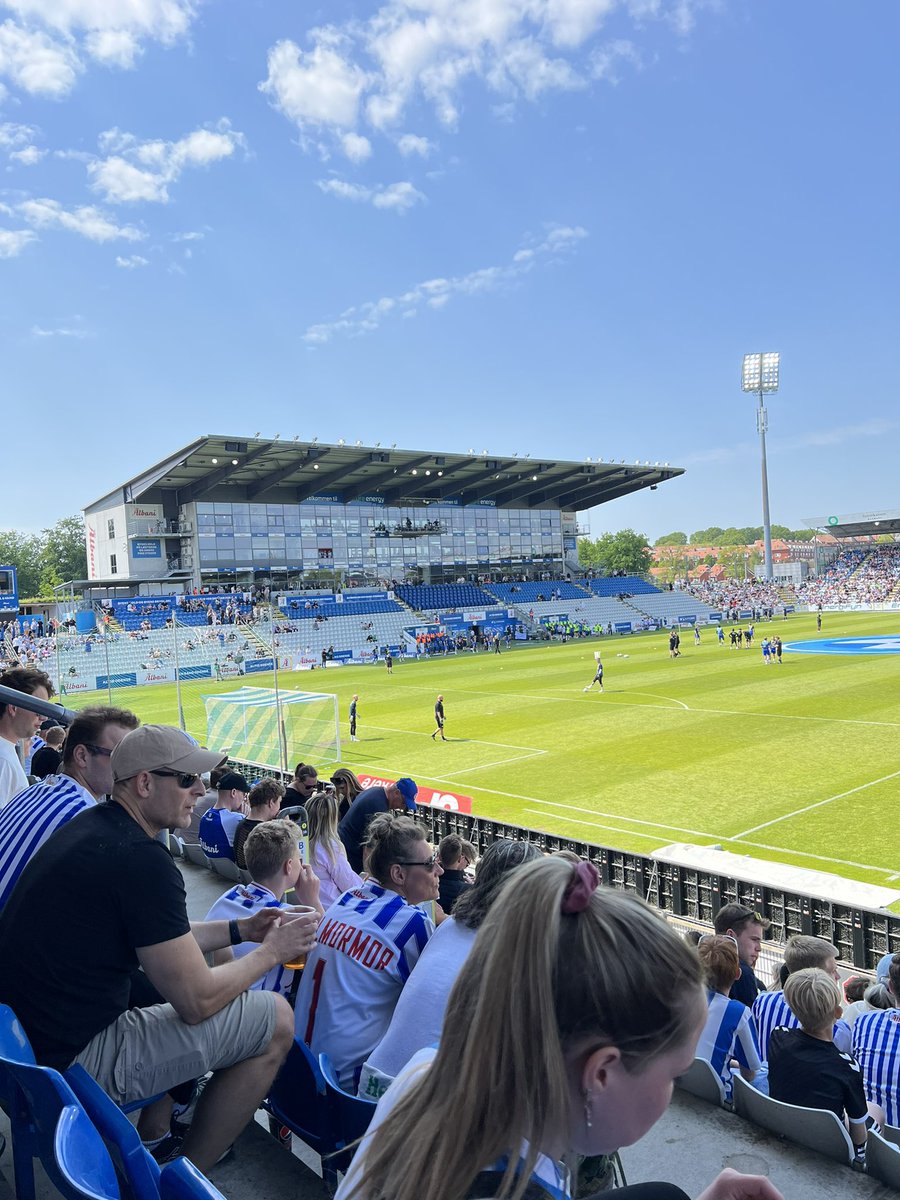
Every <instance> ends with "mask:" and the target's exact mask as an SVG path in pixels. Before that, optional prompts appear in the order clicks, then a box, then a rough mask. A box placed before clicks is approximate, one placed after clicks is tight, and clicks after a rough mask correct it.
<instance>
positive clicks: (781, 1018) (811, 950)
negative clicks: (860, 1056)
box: [753, 933, 850, 1059]
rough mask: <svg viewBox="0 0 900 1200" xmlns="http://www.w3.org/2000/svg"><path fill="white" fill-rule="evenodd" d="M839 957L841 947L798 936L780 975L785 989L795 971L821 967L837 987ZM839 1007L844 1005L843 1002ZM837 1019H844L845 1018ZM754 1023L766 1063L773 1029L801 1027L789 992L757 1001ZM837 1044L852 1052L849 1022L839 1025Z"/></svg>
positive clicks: (786, 949)
mask: <svg viewBox="0 0 900 1200" xmlns="http://www.w3.org/2000/svg"><path fill="white" fill-rule="evenodd" d="M837 955H838V949H837V946H833V945H832V944H831V942H826V940H825V939H824V938H819V937H812V936H810V935H809V934H804V933H796V934H794V936H793V937H790V938H788V940H787V942H785V946H784V963H783V964H782V966H781V971H780V979H781V984H782V987H785V986H786V980H787V979H789V978H790V976H791V975H792V974H793V972H794V971H802V970H804V969H805V968H807V967H817V968H818V969H819V970H820V971H824V972H825V974H826V975H828V976H829V978H831V979H833V980H834V981H835V983H837V979H838V970H837ZM838 1003H839V1004H840V1001H838ZM837 1015H838V1017H840V1015H841V1014H840V1013H838V1014H837ZM753 1019H754V1020H755V1021H756V1029H757V1032H758V1034H759V1048H760V1051H761V1053H762V1056H763V1058H764V1059H765V1058H768V1056H769V1035H770V1034H771V1032H772V1030H773V1029H776V1028H777V1027H778V1026H788V1027H791V1028H796V1027H797V1026H798V1025H799V1024H800V1021H799V1019H798V1017H797V1014H795V1013H793V1012H791V1006H790V1002H789V1001H788V999H787V996H786V994H785V992H783V991H781V990H778V991H772V992H760V994H759V995H758V996H757V997H756V999H755V1000H754V1001H753ZM834 1042H835V1045H836V1046H837V1048H838V1050H844V1051H849V1049H850V1029H849V1027H848V1026H847V1024H846V1022H845V1021H841V1020H838V1021H836V1023H835V1027H834Z"/></svg>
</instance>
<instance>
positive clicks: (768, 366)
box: [741, 354, 781, 580]
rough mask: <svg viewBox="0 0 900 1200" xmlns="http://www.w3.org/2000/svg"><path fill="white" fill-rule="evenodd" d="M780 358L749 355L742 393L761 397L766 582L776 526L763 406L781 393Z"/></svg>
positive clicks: (759, 424)
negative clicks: (768, 398) (765, 399)
mask: <svg viewBox="0 0 900 1200" xmlns="http://www.w3.org/2000/svg"><path fill="white" fill-rule="evenodd" d="M780 363H781V355H780V354H745V355H744V362H743V366H742V368H741V391H744V392H755V393H756V394H757V396H759V408H758V409H757V410H756V429H757V432H758V433H759V449H760V454H761V456H762V504H763V545H764V547H765V572H766V579H767V580H771V578H772V526H771V523H770V521H769V473H768V469H767V467H766V429H767V428H768V424H769V416H768V413H767V412H766V406H765V404H764V403H763V396H764V395H765V394H766V393H767V392H777V391H778V370H779V366H780Z"/></svg>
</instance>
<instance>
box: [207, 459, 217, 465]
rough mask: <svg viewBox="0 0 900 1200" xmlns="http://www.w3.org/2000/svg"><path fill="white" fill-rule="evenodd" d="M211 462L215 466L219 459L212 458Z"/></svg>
mask: <svg viewBox="0 0 900 1200" xmlns="http://www.w3.org/2000/svg"><path fill="white" fill-rule="evenodd" d="M209 461H210V462H211V463H212V465H213V466H215V465H216V463H217V462H218V461H219V460H218V459H217V458H211V459H210V460H209Z"/></svg>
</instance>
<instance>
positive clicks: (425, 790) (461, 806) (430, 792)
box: [356, 770, 472, 813]
mask: <svg viewBox="0 0 900 1200" xmlns="http://www.w3.org/2000/svg"><path fill="white" fill-rule="evenodd" d="M356 777H357V779H358V780H359V782H360V783H361V784H362V785H363V787H364V788H368V787H387V785H388V784H389V783H396V782H397V781H396V779H388V778H387V777H386V776H384V775H369V774H368V773H367V772H366V771H363V770H360V771H357V772H356ZM418 788H419V791H418V793H417V795H416V803H417V804H430V805H431V807H432V808H448V809H450V810H451V811H452V812H461V813H470V812H471V811H472V797H471V796H462V795H460V794H459V793H458V792H436V791H434V789H433V788H430V787H426V786H425V784H424V783H420V784H419V785H418Z"/></svg>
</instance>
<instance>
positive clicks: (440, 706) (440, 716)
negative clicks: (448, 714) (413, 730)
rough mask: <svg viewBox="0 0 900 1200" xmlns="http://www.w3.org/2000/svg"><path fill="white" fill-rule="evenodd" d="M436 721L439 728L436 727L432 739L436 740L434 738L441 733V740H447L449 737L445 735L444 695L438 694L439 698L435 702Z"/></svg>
mask: <svg viewBox="0 0 900 1200" xmlns="http://www.w3.org/2000/svg"><path fill="white" fill-rule="evenodd" d="M434 723H435V725H436V726H437V728H436V729H435V731H434V733H433V734H432V735H431V740H432V741H434V739H435V738H436V737H437V735H438V734H440V735H441V741H442V742H446V740H447V739H446V738H445V737H444V697H443V696H438V698H437V700H435V702H434Z"/></svg>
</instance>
